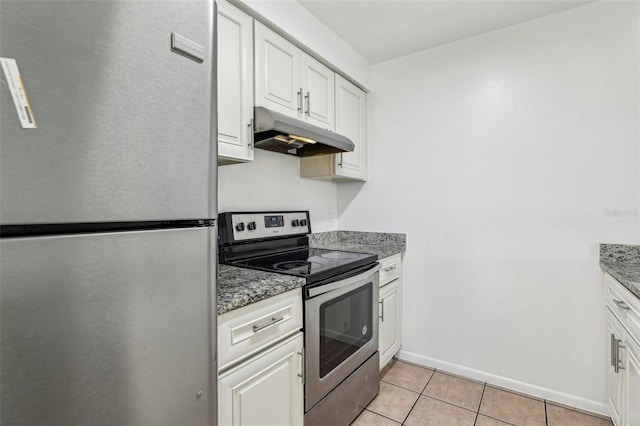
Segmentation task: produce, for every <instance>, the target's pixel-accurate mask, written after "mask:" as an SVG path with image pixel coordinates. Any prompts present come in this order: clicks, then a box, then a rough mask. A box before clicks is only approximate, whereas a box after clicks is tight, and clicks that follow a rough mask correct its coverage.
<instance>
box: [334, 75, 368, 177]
mask: <svg viewBox="0 0 640 426" xmlns="http://www.w3.org/2000/svg"><path fill="white" fill-rule="evenodd" d="M366 96H367V95H366V93H364V92H363V91H362V90H360V89H359V88H358V87H356V86H355V85H354V84H351V83H350V82H348V81H347V80H345V79H344V78H342V77H340V76H338V77H337V78H336V133H338V134H341V135H344V136H346V137H348V138H349V139H351V141H353V143H354V144H355V146H356V147H355V149H354V150H353V152H345V153H342V154H338V155H337V156H336V157H338V158H337V161H338V167H337V169H336V174H337V175H339V176H345V177H350V178H352V179H359V180H366V179H367V97H366Z"/></svg>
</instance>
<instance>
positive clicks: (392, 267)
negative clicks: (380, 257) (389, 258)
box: [383, 265, 398, 272]
mask: <svg viewBox="0 0 640 426" xmlns="http://www.w3.org/2000/svg"><path fill="white" fill-rule="evenodd" d="M397 268H398V265H392V266H387V267H386V268H384V269H383V270H384V271H385V272H389V271H393V270H394V269H397Z"/></svg>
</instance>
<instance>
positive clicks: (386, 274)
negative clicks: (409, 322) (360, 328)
mask: <svg viewBox="0 0 640 426" xmlns="http://www.w3.org/2000/svg"><path fill="white" fill-rule="evenodd" d="M401 292H402V261H401V257H400V255H399V254H396V255H393V256H389V257H387V258H384V259H382V260H381V261H380V305H379V307H378V317H379V321H378V325H379V329H378V330H379V336H378V339H379V340H378V351H379V352H380V369H381V370H382V368H384V366H385V365H387V364H388V363H389V361H391V358H393V356H394V355H395V354H396V353H398V351H399V350H400V344H401V338H402V293H401Z"/></svg>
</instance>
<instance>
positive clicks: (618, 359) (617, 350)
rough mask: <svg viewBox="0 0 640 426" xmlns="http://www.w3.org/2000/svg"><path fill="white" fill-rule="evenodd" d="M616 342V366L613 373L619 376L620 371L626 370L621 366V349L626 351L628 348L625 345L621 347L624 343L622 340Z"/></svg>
mask: <svg viewBox="0 0 640 426" xmlns="http://www.w3.org/2000/svg"><path fill="white" fill-rule="evenodd" d="M615 340H616V347H615V351H616V353H615V364H616V365H614V366H613V371H614V372H615V373H616V374H617V373H618V372H619V371H620V370H624V369H625V368H624V367H623V366H622V365H621V364H622V360H621V359H620V349H626V348H627V347H626V346H624V345H621V344H620V343H622V340H620V339H615Z"/></svg>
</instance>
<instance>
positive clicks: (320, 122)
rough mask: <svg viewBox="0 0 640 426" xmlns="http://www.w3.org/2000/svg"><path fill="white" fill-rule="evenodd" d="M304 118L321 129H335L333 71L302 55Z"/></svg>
mask: <svg viewBox="0 0 640 426" xmlns="http://www.w3.org/2000/svg"><path fill="white" fill-rule="evenodd" d="M302 87H303V90H304V93H303V99H304V105H303V110H304V118H305V121H308V122H309V123H311V124H314V125H316V126H318V127H322V128H323V129H329V130H335V124H334V123H335V107H334V105H335V89H334V88H335V73H334V72H333V71H331V70H330V69H329V68H327V67H326V66H324V65H322V64H321V63H320V62H318V61H317V60H315V59H313V58H312V57H311V56H309V55H306V54H303V55H302Z"/></svg>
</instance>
